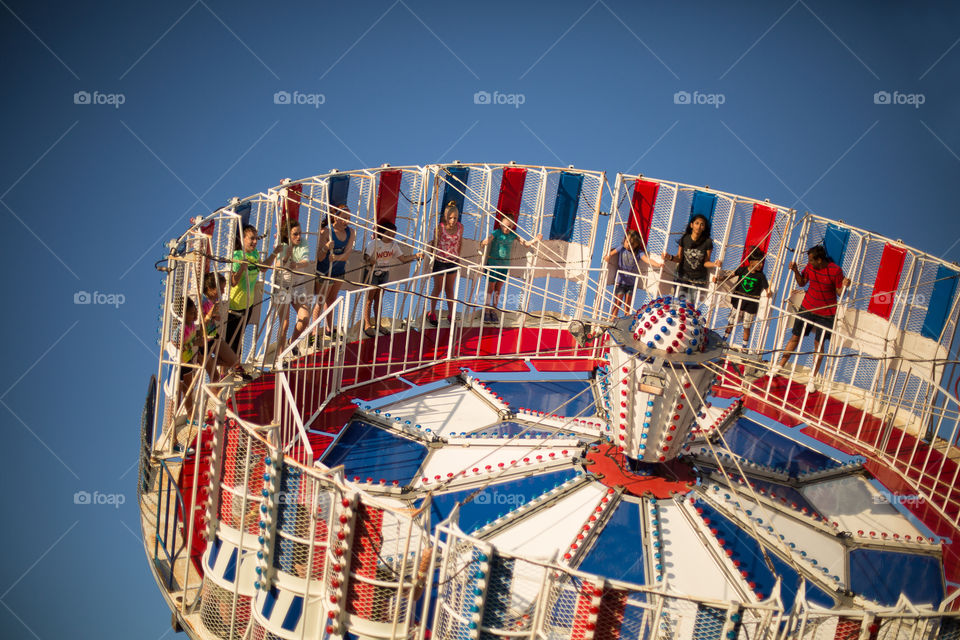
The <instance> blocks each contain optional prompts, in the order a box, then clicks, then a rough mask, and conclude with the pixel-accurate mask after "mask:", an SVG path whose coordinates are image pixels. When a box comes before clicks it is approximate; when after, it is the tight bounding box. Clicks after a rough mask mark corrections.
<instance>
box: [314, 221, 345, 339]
mask: <svg viewBox="0 0 960 640" xmlns="http://www.w3.org/2000/svg"><path fill="white" fill-rule="evenodd" d="M331 209H332V211H331V213H330V214H329V215H327V217H326V218H325V219H324V221H323V224H322V226H321V228H320V237H319V238H318V239H317V276H318V277H317V282H316V286H315V288H314V293H316V294H317V303H316V305H315V306H314V307H313V319H314V320H316V319H317V318H319V317H320V314H321V313H323V312H324V311H325V310H326V309H328V308H329V307H330V305H332V304H333V303H334V301H335V300H336V299H337V294H339V293H340V287H341V286H342V285H343V278H344V277H345V276H346V273H347V260H348V259H349V258H350V254H351V253H352V252H353V244H354V239H355V238H354V233H353V228H352V227H351V226H350V225H349V223H350V207H348V206H347V205H345V204H344V205H341V206H340V207H339V208H336V207H331ZM331 219H332V222H330V220H331ZM330 322H331V320H330V318H327V321H326V327H325V328H324V334H326V335H327V337H331V336H333V329H332V328H331V327H330Z"/></svg>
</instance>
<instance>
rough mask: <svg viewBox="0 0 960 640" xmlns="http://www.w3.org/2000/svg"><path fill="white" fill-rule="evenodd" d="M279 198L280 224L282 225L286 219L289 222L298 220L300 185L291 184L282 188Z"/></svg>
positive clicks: (301, 193)
mask: <svg viewBox="0 0 960 640" xmlns="http://www.w3.org/2000/svg"><path fill="white" fill-rule="evenodd" d="M280 194H281V198H280V224H281V225H282V224H283V223H284V222H285V221H286V220H287V218H289V219H291V220H299V219H300V197H301V196H302V195H303V185H302V184H299V183H298V184H292V185H290V186H289V187H286V188H284V189H283V190H282V191H281V192H280Z"/></svg>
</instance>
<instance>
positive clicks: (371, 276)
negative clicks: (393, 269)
mask: <svg viewBox="0 0 960 640" xmlns="http://www.w3.org/2000/svg"><path fill="white" fill-rule="evenodd" d="M389 280H390V272H389V271H387V270H383V271H374V272H373V273H370V270H369V269H364V270H363V282H364V283H365V284H376V285H383V284H386V283H387V282H389Z"/></svg>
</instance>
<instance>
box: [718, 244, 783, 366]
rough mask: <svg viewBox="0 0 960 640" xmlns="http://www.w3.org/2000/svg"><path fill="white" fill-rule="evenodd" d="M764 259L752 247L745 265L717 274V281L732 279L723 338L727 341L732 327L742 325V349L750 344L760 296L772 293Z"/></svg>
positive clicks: (760, 253) (760, 252) (756, 248)
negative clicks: (730, 305)
mask: <svg viewBox="0 0 960 640" xmlns="http://www.w3.org/2000/svg"><path fill="white" fill-rule="evenodd" d="M764 257H765V256H764V254H763V250H762V249H760V248H759V247H754V248H753V249H752V250H751V251H750V255H749V256H748V257H747V263H746V264H742V265H740V266H739V267H737V269H736V270H735V271H719V272H718V273H717V279H718V280H720V279H723V280H726V279H728V278H734V284H733V312H732V313H731V314H730V320H729V321H728V322H727V329H726V331H725V332H724V336H725V337H726V338H727V340H728V341H729V339H730V336H731V334H732V333H733V328H734V326H736V325H737V324H741V323H742V324H743V348H744V349H746V348H747V346H748V345H749V343H750V330H751V329H752V328H753V322H754V320H755V319H756V317H757V310H758V309H759V308H760V294H762V293H763V292H764V291H766V292H767V294H768V295H770V296H772V295H773V292H772V291H770V283H769V282H768V281H767V276H766V275H764V273H763V261H764Z"/></svg>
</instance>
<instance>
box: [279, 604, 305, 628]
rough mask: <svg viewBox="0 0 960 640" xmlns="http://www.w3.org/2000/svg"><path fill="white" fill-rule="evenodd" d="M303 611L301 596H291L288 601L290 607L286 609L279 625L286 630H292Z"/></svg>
mask: <svg viewBox="0 0 960 640" xmlns="http://www.w3.org/2000/svg"><path fill="white" fill-rule="evenodd" d="M301 613H303V596H293V600H292V601H291V602H290V608H289V609H287V615H285V616H283V622H281V623H280V626H281V627H282V628H284V629H286V630H287V631H293V630H294V629H296V628H297V623H298V622H300V614H301Z"/></svg>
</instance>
